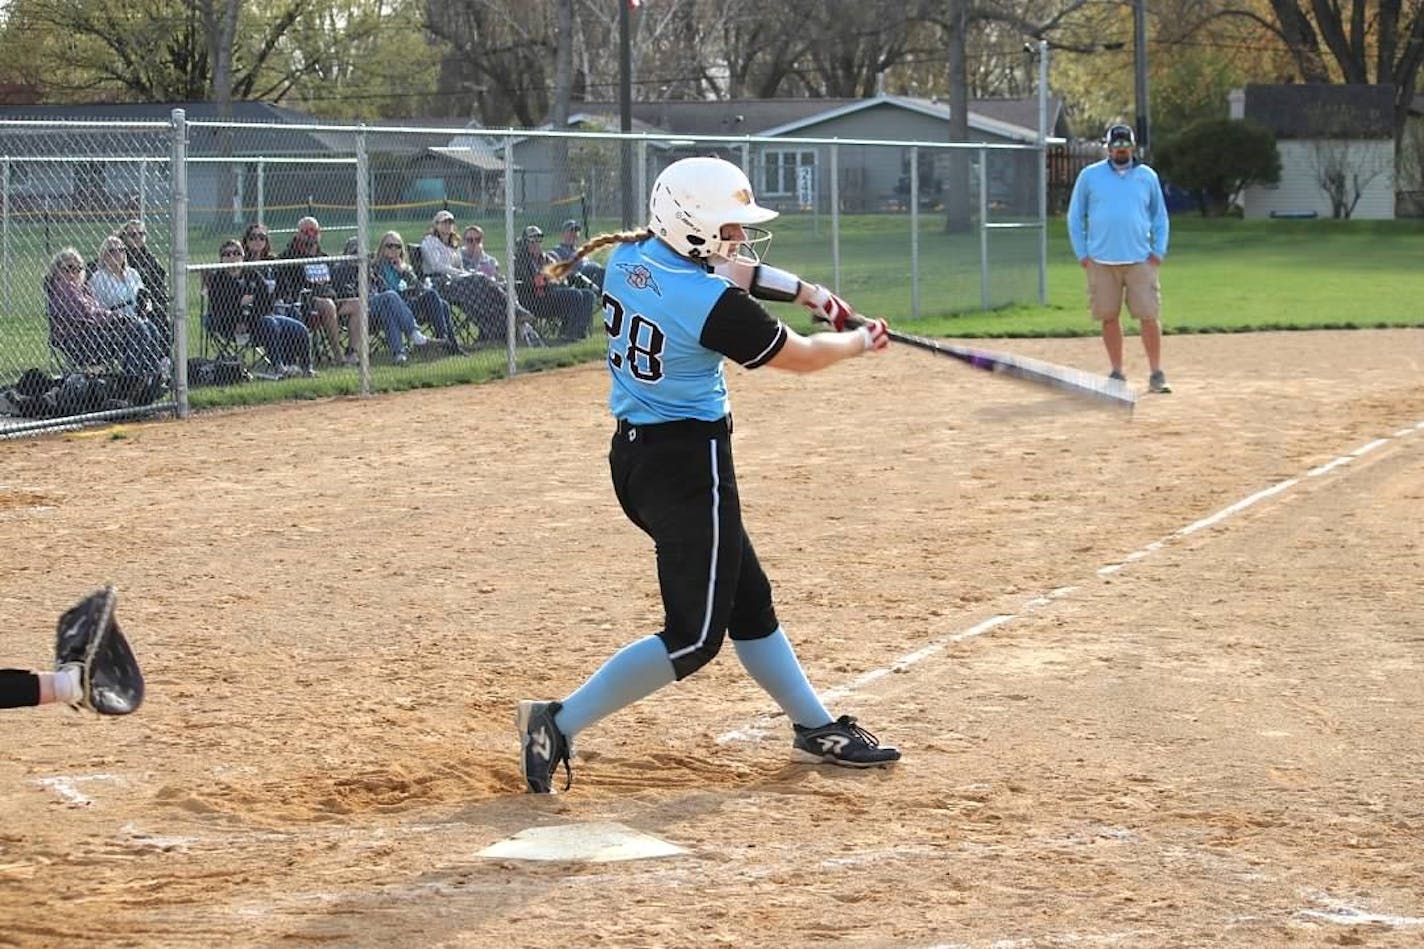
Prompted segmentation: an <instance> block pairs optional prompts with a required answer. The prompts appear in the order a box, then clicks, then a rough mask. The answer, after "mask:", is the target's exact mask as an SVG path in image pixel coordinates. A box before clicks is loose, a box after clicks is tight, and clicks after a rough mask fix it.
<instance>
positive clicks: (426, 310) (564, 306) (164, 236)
mask: <svg viewBox="0 0 1424 949" xmlns="http://www.w3.org/2000/svg"><path fill="white" fill-rule="evenodd" d="M707 154H713V155H719V156H721V157H724V158H726V159H728V160H730V161H732V162H734V163H736V164H738V165H739V166H740V167H742V168H743V169H744V170H745V171H746V172H747V175H748V177H749V178H750V180H751V182H752V185H753V188H754V190H755V192H756V194H757V200H758V201H759V202H760V203H762V204H765V205H767V206H769V207H772V208H775V209H776V210H778V211H780V212H781V217H780V218H778V220H777V221H776V222H775V225H774V229H775V239H774V241H773V243H772V245H771V247H770V250H769V253H768V255H767V259H768V261H769V262H771V263H773V264H776V265H778V266H781V267H783V268H785V269H788V270H792V271H793V272H799V273H805V274H807V275H808V277H813V278H814V279H819V280H821V281H822V282H825V283H828V284H831V285H833V286H834V287H836V288H837V289H838V290H839V291H840V292H841V293H842V294H843V295H846V296H847V297H848V298H850V299H851V300H853V301H855V302H856V303H857V304H858V305H860V304H862V303H864V304H865V306H864V308H865V309H867V311H869V312H877V313H882V314H883V315H887V316H890V317H892V318H894V319H896V320H902V321H903V320H906V319H909V320H913V319H915V318H917V317H919V316H921V315H922V314H944V313H952V312H961V311H967V310H975V309H985V308H991V307H997V306H1001V305H1006V304H1012V303H1024V302H1031V301H1034V300H1038V301H1039V302H1042V301H1043V299H1044V296H1045V288H1044V284H1043V280H1044V277H1043V275H1044V267H1045V263H1046V261H1045V260H1044V253H1045V241H1044V236H1045V231H1044V224H1045V220H1044V205H1043V194H1044V192H1043V189H1044V187H1045V183H1046V182H1045V172H1044V169H1045V162H1044V158H1043V156H1044V152H1043V150H1042V149H1040V148H1037V147H1034V146H1025V145H1007V144H1006V145H957V146H956V145H947V144H940V143H923V142H920V143H917V142H881V141H861V140H854V141H852V140H840V139H780V138H755V137H751V138H747V137H743V138H738V139H715V138H701V137H690V138H688V137H684V138H676V139H674V138H668V139H659V138H655V137H651V136H636V137H623V136H619V135H616V134H592V133H590V134H570V133H552V132H533V131H531V132H513V131H506V132H499V133H487V134H486V133H478V134H477V133H474V132H470V131H464V130H461V131H456V132H452V131H451V130H449V129H405V128H402V129H390V128H365V127H351V126H327V125H281V126H273V125H255V124H243V123H219V122H188V121H186V120H185V117H184V115H183V113H182V112H181V111H175V112H174V114H173V117H172V120H171V121H169V122H131V123H121V122H103V123H99V122H89V123H85V122H54V121H47V122H46V121H0V437H4V436H6V435H14V434H19V433H23V432H29V431H37V430H45V429H53V428H57V427H64V426H73V425H80V424H87V423H89V422H93V421H97V420H101V419H114V418H122V417H126V416H133V415H142V414H152V413H176V414H178V415H180V416H182V415H186V414H187V413H188V412H189V411H190V410H191V409H192V408H194V407H202V406H205V405H227V404H239V403H242V402H244V401H255V400H256V398H255V397H254V396H253V395H252V393H253V392H254V391H255V390H254V387H274V388H268V389H264V390H263V391H264V395H263V399H264V400H265V399H266V398H270V397H271V394H272V393H273V392H275V393H277V394H278V395H280V396H290V397H294V398H296V397H310V396H312V395H331V394H342V393H363V394H364V393H370V392H372V391H379V390H386V389H395V388H403V387H408V386H410V385H437V384H448V383H452V382H462V381H478V380H484V379H490V378H497V377H502V376H508V375H513V374H515V373H518V372H522V371H528V370H531V369H537V368H542V367H545V366H550V365H562V364H569V363H571V362H576V361H585V360H589V359H596V358H598V357H599V355H600V353H601V336H602V334H601V333H599V332H597V330H598V326H599V322H600V319H601V317H600V310H599V294H600V292H601V284H602V280H603V269H602V266H601V264H600V262H599V258H600V257H602V256H603V254H599V255H595V256H594V257H592V258H590V260H589V261H588V262H587V265H586V266H584V267H581V268H580V269H579V270H577V271H576V272H575V273H574V274H573V275H572V276H571V277H570V279H569V284H568V285H567V286H562V287H543V286H540V287H539V288H537V289H536V287H535V284H536V283H541V282H540V281H535V280H534V279H533V274H534V272H535V270H536V269H537V268H536V266H535V262H536V261H541V260H542V259H543V258H542V256H541V255H545V254H553V255H559V254H563V253H568V252H569V251H571V250H572V249H573V248H575V247H577V246H578V245H580V244H581V243H582V242H583V241H585V240H587V239H588V238H590V237H592V236H595V235H597V234H600V233H604V232H608V231H617V230H621V229H623V228H624V227H625V226H631V227H635V228H636V227H641V226H642V225H643V224H644V215H645V213H646V212H645V208H646V195H647V193H648V189H649V187H650V185H651V183H652V181H653V179H654V178H655V177H656V175H657V174H658V172H659V171H661V169H662V168H664V167H666V166H667V165H668V164H670V163H671V162H673V161H676V160H677V159H679V158H683V157H687V156H689V155H707ZM625 191H627V192H629V193H631V194H632V195H635V196H637V198H636V200H635V201H633V202H632V203H631V206H632V207H634V208H635V209H636V210H635V211H634V219H633V220H632V221H627V220H624V216H625V214H626V213H627V212H625V210H624V208H625V201H624V196H625ZM447 221H448V223H447ZM605 253H606V252H605Z"/></svg>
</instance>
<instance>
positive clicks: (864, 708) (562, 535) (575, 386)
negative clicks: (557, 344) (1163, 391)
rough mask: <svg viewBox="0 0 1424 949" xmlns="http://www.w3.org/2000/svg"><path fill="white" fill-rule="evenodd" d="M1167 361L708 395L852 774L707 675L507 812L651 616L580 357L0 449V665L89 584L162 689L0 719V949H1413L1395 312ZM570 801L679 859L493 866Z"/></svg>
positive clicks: (1407, 415) (639, 559)
mask: <svg viewBox="0 0 1424 949" xmlns="http://www.w3.org/2000/svg"><path fill="white" fill-rule="evenodd" d="M1129 347H1130V348H1129V352H1130V354H1131V357H1132V358H1131V359H1130V361H1129V367H1128V368H1129V373H1130V375H1131V376H1132V378H1133V379H1134V381H1135V382H1137V383H1138V384H1139V385H1140V384H1141V382H1142V381H1143V378H1144V376H1145V367H1144V366H1143V365H1142V364H1141V356H1140V348H1138V347H1137V344H1136V340H1129ZM1003 348H1005V349H1011V350H1012V351H1014V352H1019V353H1023V354H1026V355H1031V356H1037V357H1041V358H1047V359H1051V360H1054V361H1058V362H1065V363H1070V364H1073V365H1078V366H1082V367H1084V368H1097V367H1098V366H1099V365H1100V364H1101V362H1102V358H1101V353H1100V347H1099V344H1098V343H1097V341H1096V340H1091V339H1080V340H1043V341H1012V342H1006V343H1004V344H1003ZM1166 351H1167V355H1168V369H1169V372H1170V375H1171V377H1172V380H1173V382H1174V384H1175V385H1176V387H1177V391H1176V393H1175V394H1173V395H1170V396H1154V397H1145V398H1144V399H1143V401H1142V403H1141V404H1140V406H1139V408H1138V411H1137V413H1136V416H1135V418H1134V419H1133V420H1132V421H1131V422H1130V423H1129V422H1124V421H1122V420H1120V419H1117V418H1115V417H1112V416H1108V415H1105V414H1102V413H1100V412H1097V411H1091V410H1079V409H1077V408H1075V407H1073V406H1072V405H1070V404H1067V403H1065V402H1064V401H1063V400H1062V399H1060V398H1059V397H1057V396H1054V395H1047V394H1041V393H1040V392H1038V391H1036V390H1033V389H1029V388H1025V387H1024V386H1021V385H1018V384H1014V383H1010V382H1006V381H1003V380H998V379H993V378H990V377H987V376H984V375H982V374H979V373H976V372H973V371H972V370H969V369H965V368H963V367H961V366H958V365H957V364H950V363H948V362H943V361H936V360H935V359H934V358H933V357H930V356H927V355H925V354H923V353H918V352H914V351H910V350H905V349H901V350H896V351H892V352H890V353H887V354H885V355H884V356H882V357H878V358H875V359H863V360H859V361H856V362H854V363H851V364H848V365H845V366H841V367H837V368H836V369H834V370H832V371H829V372H825V373H821V374H818V375H816V376H810V377H794V376H790V375H786V374H780V373H775V372H771V371H760V372H756V373H744V372H735V373H733V376H734V378H733V379H732V386H733V399H734V406H735V411H736V418H737V435H736V436H735V438H736V444H737V449H736V450H737V460H738V465H739V472H738V477H739V480H740V482H741V485H742V493H743V498H744V502H745V507H746V510H745V516H746V520H747V523H748V526H749V529H750V531H751V533H752V536H753V537H754V539H755V540H756V543H757V549H758V552H759V554H760V555H761V558H762V560H763V562H764V563H765V564H766V566H767V569H768V572H769V573H770V574H771V576H772V578H773V581H774V582H775V584H776V586H777V592H778V601H779V612H780V614H781V617H782V619H783V621H784V622H785V624H786V628H787V631H788V634H789V635H790V636H791V638H792V640H793V641H794V642H795V643H796V644H797V648H798V650H799V653H800V655H801V657H802V660H803V662H804V663H805V665H806V666H807V668H808V670H809V671H810V673H811V677H812V680H813V682H815V683H816V684H817V685H818V687H820V688H821V689H822V690H823V691H830V692H831V693H832V695H831V700H830V701H829V702H828V704H829V705H831V706H832V708H833V710H834V711H835V712H837V713H840V712H850V713H852V714H855V715H857V716H859V717H860V719H861V721H862V723H863V724H864V725H866V726H867V727H869V728H870V729H871V730H872V731H874V732H876V733H877V734H878V735H880V736H881V737H882V738H884V739H886V740H889V741H892V742H894V743H897V744H899V745H900V746H901V747H902V748H903V749H904V752H905V760H904V761H903V762H902V763H901V764H900V765H899V766H898V767H896V768H894V769H888V770H877V771H871V772H865V773H849V772H841V771H833V770H832V769H822V768H812V767H807V766H803V765H795V764H791V763H789V760H788V752H789V747H790V742H789V728H788V726H787V725H786V723H785V721H784V720H783V719H780V718H777V717H775V716H772V715H771V714H770V713H771V711H772V709H771V707H770V705H769V701H768V699H767V698H766V697H765V696H764V694H763V693H761V692H760V691H759V690H757V689H756V687H755V686H754V685H752V684H751V683H750V681H749V680H748V679H747V678H746V677H745V675H744V674H743V673H742V671H741V668H740V666H739V665H738V664H737V663H736V661H735V658H734V656H733V655H732V651H731V650H730V649H728V650H726V651H725V652H724V653H723V655H722V656H721V657H720V658H719V660H718V662H716V663H714V664H713V665H712V666H711V667H709V668H708V669H707V670H704V671H703V672H702V673H699V674H698V675H697V676H694V677H693V678H692V679H690V680H688V681H687V682H684V683H681V684H680V685H678V686H675V687H673V688H670V689H667V690H664V692H662V693H660V694H658V695H656V696H654V697H652V698H651V699H649V700H647V701H645V702H643V703H640V704H639V705H636V706H634V707H633V708H632V709H629V710H626V711H625V712H623V713H620V714H619V715H618V716H616V717H614V718H612V719H610V720H608V721H606V722H603V723H601V724H600V725H599V726H597V727H595V728H594V729H592V730H590V731H589V732H587V733H586V734H584V735H581V736H579V739H578V741H577V742H576V745H577V749H578V758H577V759H576V761H575V784H574V788H573V790H572V792H571V793H569V794H561V795H556V796H553V797H547V798H536V797H531V796H527V795H524V794H521V793H520V789H521V784H520V778H519V769H518V764H517V760H516V750H517V744H518V742H517V737H516V736H515V734H514V729H513V716H514V708H515V703H516V702H517V700H518V699H520V698H554V697H558V696H560V695H562V694H565V693H566V692H568V691H569V690H571V689H572V688H573V687H574V686H575V685H576V684H578V682H579V681H581V680H582V678H583V677H584V676H585V675H587V674H588V673H589V672H591V671H592V670H593V669H594V668H595V667H596V665H597V664H598V663H599V662H601V661H602V660H603V659H604V658H605V657H606V656H607V655H608V654H609V653H610V652H611V651H612V650H614V649H615V648H617V647H619V646H621V645H622V644H624V643H626V642H628V641H630V640H631V639H633V638H635V637H637V636H640V635H644V634H646V633H649V632H652V631H654V629H655V628H656V627H655V624H656V623H657V621H658V619H659V618H660V612H659V609H658V600H657V595H656V588H655V578H654V574H653V571H652V551H651V549H650V547H649V545H648V543H647V542H646V540H645V538H644V537H643V536H642V535H641V534H639V533H638V532H637V531H636V530H635V529H634V528H633V527H631V526H630V525H628V524H627V523H626V522H625V521H624V520H623V518H622V515H621V513H620V512H619V511H618V508H617V504H616V502H615V501H614V500H613V497H612V492H611V490H610V488H609V487H608V483H607V475H606V466H605V460H604V455H605V451H606V446H607V439H608V435H609V432H610V424H609V421H608V419H607V416H606V412H605V410H604V408H603V397H604V381H603V376H602V372H601V370H600V369H599V368H597V367H589V368H581V369H576V370H572V371H560V372H555V373H549V374H544V375H534V376H527V377H521V378H518V379H516V380H513V381H512V382H509V383H507V384H501V385H494V386H486V387H479V388H458V389H444V390H437V391H420V392H412V393H406V394H402V395H399V396H391V397H381V398H376V399H371V400H368V401H358V400H343V401H335V402H326V403H320V404H310V403H308V404H294V405H282V406H276V407H271V408H264V409H257V410H246V411H241V412H234V413H230V414H221V415H210V416H205V417H201V418H196V419H193V420H190V421H187V422H176V421H174V422H159V423H150V424H140V425H129V426H126V427H124V428H122V429H118V430H105V431H102V432H93V433H84V434H82V435H76V436H68V437H65V436H54V437H49V438H45V439H38V440H32V441H21V442H14V443H8V444H0V458H3V463H2V464H0V543H3V547H2V548H0V549H3V550H4V552H5V565H4V567H3V568H0V661H3V662H4V663H5V664H9V665H36V666H37V665H41V664H43V663H44V662H45V657H46V653H47V652H48V650H49V649H50V646H51V641H52V635H53V624H54V620H55V617H56V616H57V615H58V613H59V612H60V611H61V610H62V609H63V608H64V607H65V606H67V605H68V604H69V603H70V602H71V601H72V600H73V599H75V598H77V596H78V595H80V594H81V593H83V592H85V591H86V589H87V588H89V587H90V586H93V585H96V584H97V583H99V582H102V581H105V580H112V581H113V582H115V583H116V584H117V585H118V587H119V589H120V606H119V616H120V619H121V620H122V621H123V623H124V626H125V628H126V630H128V631H129V633H130V635H131V638H132V639H133V641H134V644H135V648H136V650H137V651H138V653H139V657H140V659H141V660H142V661H143V662H144V664H145V670H146V672H147V675H148V679H149V689H150V692H149V697H148V701H147V703H146V704H145V706H144V708H143V709H142V710H141V711H140V712H139V713H138V714H137V715H135V716H133V717H131V718H129V719H122V720H97V719H95V718H92V717H90V716H87V715H81V714H75V713H73V712H70V711H68V710H66V709H62V708H53V707H51V708H43V709H31V710H15V711H11V712H6V713H3V714H4V716H5V721H4V725H5V744H6V753H5V755H4V760H3V761H0V813H3V815H4V822H3V823H4V828H3V830H0V920H3V925H0V945H25V946H32V945H33V946H49V945H60V944H63V945H76V944H94V945H98V944H103V945H105V946H199V945H204V946H212V945H231V944H243V945H279V944H280V945H293V944H303V943H308V942H312V943H315V942H322V943H328V944H337V945H347V944H349V945H365V946H433V945H439V946H480V947H487V946H490V945H498V946H501V947H523V946H531V947H532V946H549V945H553V946H560V945H564V946H585V945H607V946H654V945H658V946H662V945H666V946H703V945H728V946H752V945H758V946H793V945H795V946H799V945H812V944H819V943H826V942H841V943H845V944H851V945H866V946H870V945H874V946H928V945H948V946H960V945H963V946H996V947H999V946H1012V947H1021V946H1057V945H1092V946H1098V945H1112V946H1143V947H1160V946H1182V947H1195V946H1203V945H1228V946H1252V947H1254V946H1267V945H1287V944H1289V945H1368V946H1406V945H1409V946H1414V945H1419V944H1420V943H1421V941H1424V861H1421V858H1420V853H1421V850H1424V726H1421V721H1424V598H1421V595H1420V591H1421V577H1424V546H1422V545H1424V529H1421V527H1420V523H1421V521H1420V512H1421V510H1424V426H1421V425H1420V423H1421V421H1424V366H1422V365H1421V363H1424V333H1421V332H1419V331H1407V330H1400V331H1370V332H1353V333H1331V332H1320V333H1297V334H1275V335H1244V336H1195V337H1170V338H1169V339H1168V340H1167V341H1166ZM1351 453H1356V454H1353V455H1352V454H1351ZM1268 489H1274V490H1268ZM1238 502H1244V503H1242V504H1241V506H1240V507H1237V508H1232V507H1231V506H1232V505H1236V504H1237V503H1238ZM1218 514H1220V516H1219V517H1215V518H1213V515H1218ZM1204 519H1210V520H1209V521H1208V522H1207V523H1201V522H1202V521H1203V520H1204ZM887 670H888V671H887ZM580 822H617V823H620V824H623V825H626V826H628V827H631V828H634V829H636V830H639V831H643V832H645V833H648V834H652V835H655V836H657V837H660V838H662V839H664V840H666V841H669V842H671V843H674V844H676V845H678V846H680V847H683V848H686V849H687V851H688V853H687V854H685V855H682V856H674V857H667V858H661V859H655V860H639V861H630V862H620V863H597V864H592V863H574V862H544V863H537V862H524V861H513V860H488V859H482V858H480V857H478V856H477V853H478V852H479V851H480V850H481V849H483V848H485V847H486V846H488V845H490V844H492V843H494V842H496V841H500V840H503V839H505V838H508V837H510V836H511V835H513V834H515V833H517V832H519V831H522V830H525V829H526V828H530V827H535V826H549V825H563V824H576V823H580Z"/></svg>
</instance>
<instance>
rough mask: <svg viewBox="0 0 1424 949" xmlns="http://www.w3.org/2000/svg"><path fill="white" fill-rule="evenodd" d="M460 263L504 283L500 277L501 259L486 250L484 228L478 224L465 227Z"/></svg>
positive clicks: (469, 269) (466, 267) (472, 270)
mask: <svg viewBox="0 0 1424 949" xmlns="http://www.w3.org/2000/svg"><path fill="white" fill-rule="evenodd" d="M460 264H461V266H463V267H464V268H465V269H466V270H468V271H470V272H472V273H477V274H484V275H485V276H486V277H489V278H490V279H491V280H493V281H494V282H495V283H503V281H502V280H500V279H499V261H498V260H496V259H495V257H494V255H493V254H491V253H490V252H489V251H487V250H485V232H484V228H482V227H480V226H479V225H478V224H471V225H470V226H469V227H467V228H465V240H464V242H463V243H462V244H461V245H460Z"/></svg>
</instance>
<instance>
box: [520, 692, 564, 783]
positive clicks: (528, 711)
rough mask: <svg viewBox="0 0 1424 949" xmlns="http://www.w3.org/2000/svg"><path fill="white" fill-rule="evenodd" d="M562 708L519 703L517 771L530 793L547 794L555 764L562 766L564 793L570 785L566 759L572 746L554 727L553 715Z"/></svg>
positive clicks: (555, 767) (552, 780)
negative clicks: (520, 747) (522, 777)
mask: <svg viewBox="0 0 1424 949" xmlns="http://www.w3.org/2000/svg"><path fill="white" fill-rule="evenodd" d="M561 708H563V705H561V704H560V703H558V702H531V701H529V700H527V699H526V700H525V701H522V702H520V703H519V717H518V718H517V719H516V722H517V723H518V725H519V740H520V742H521V744H522V745H523V748H522V753H521V755H520V757H519V770H520V771H521V772H522V773H523V774H524V782H525V783H526V784H528V785H529V790H530V792H532V793H534V794H551V793H553V790H554V773H555V772H556V771H558V769H559V764H560V763H562V764H563V766H564V776H565V780H564V790H565V791H567V790H568V789H569V788H570V787H571V786H572V785H573V783H574V772H573V769H572V768H570V767H569V756H570V755H572V754H573V747H572V746H571V745H570V744H569V740H568V738H566V737H564V733H563V732H561V731H559V726H557V725H555V724H554V716H555V715H557V714H559V709H561Z"/></svg>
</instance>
